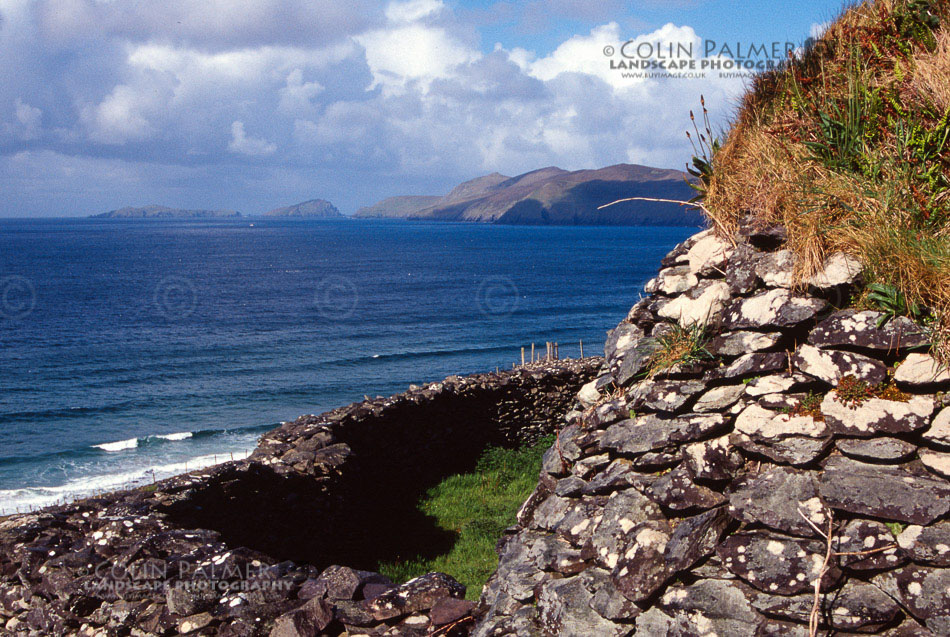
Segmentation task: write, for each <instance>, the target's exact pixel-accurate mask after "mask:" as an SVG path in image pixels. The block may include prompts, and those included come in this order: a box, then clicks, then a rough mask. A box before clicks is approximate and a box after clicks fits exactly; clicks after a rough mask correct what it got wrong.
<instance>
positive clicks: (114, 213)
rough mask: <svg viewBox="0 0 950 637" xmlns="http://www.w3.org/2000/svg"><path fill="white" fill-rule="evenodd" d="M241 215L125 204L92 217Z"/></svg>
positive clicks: (198, 217)
mask: <svg viewBox="0 0 950 637" xmlns="http://www.w3.org/2000/svg"><path fill="white" fill-rule="evenodd" d="M240 216H242V215H241V213H240V212H237V211H235V210H183V209H181V208H169V207H168V206H141V207H139V208H134V207H131V206H126V207H125V208H119V209H118V210H110V211H109V212H104V213H102V214H98V215H92V218H93V219H231V218H235V217H240Z"/></svg>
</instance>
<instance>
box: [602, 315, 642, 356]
mask: <svg viewBox="0 0 950 637" xmlns="http://www.w3.org/2000/svg"><path fill="white" fill-rule="evenodd" d="M644 336H645V334H644V332H643V329H641V328H640V327H639V326H637V325H634V324H632V323H621V324H620V325H618V326H617V327H615V328H614V329H612V330H610V331H609V332H607V341H606V342H605V343H604V358H606V359H607V362H608V363H611V362H613V361H615V360H617V359H619V358H621V357H622V356H623V353H624V352H626V351H628V350H629V349H630V348H631V347H633V346H635V345H636V344H637V341H639V340H640V339H641V338H643V337H644Z"/></svg>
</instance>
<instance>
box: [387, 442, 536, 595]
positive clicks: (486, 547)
mask: <svg viewBox="0 0 950 637" xmlns="http://www.w3.org/2000/svg"><path fill="white" fill-rule="evenodd" d="M553 442H554V437H553V436H549V437H547V438H544V439H542V440H541V441H539V442H538V443H537V444H535V445H531V446H528V447H522V448H520V449H503V448H490V449H488V450H486V451H485V453H484V454H483V455H482V457H481V458H480V459H479V461H478V464H477V466H476V468H475V470H474V471H473V472H472V473H466V474H460V475H454V476H450V477H448V478H446V479H445V480H443V481H442V482H440V483H439V484H438V485H436V486H435V487H433V488H431V489H429V491H428V492H427V493H426V495H425V497H423V498H422V500H421V501H420V502H419V510H420V511H422V512H423V513H424V514H426V515H428V516H431V517H432V518H434V520H435V524H436V525H437V526H438V527H439V528H441V529H444V530H447V531H450V532H452V533H454V534H456V537H457V539H456V541H455V543H454V545H453V546H452V548H451V549H450V550H449V551H448V552H447V553H445V554H443V555H438V556H436V557H433V558H423V557H418V556H409V557H406V558H405V559H396V560H392V561H387V562H381V563H380V564H378V565H377V570H378V571H379V572H380V573H382V574H384V575H386V576H387V577H389V578H391V579H392V580H393V581H395V582H405V581H408V580H410V579H412V578H413V577H418V576H419V575H424V574H426V573H429V572H432V571H438V572H442V573H448V574H449V575H451V576H452V577H454V578H456V579H457V580H458V581H460V582H461V583H462V584H465V586H466V587H468V591H467V593H466V597H467V598H468V599H470V600H473V601H474V600H477V599H478V597H479V595H480V594H481V591H482V586H484V584H485V582H487V581H488V578H489V576H491V574H492V573H493V572H494V570H495V568H496V567H497V566H498V556H497V555H496V554H495V543H496V542H497V541H498V538H500V537H501V536H502V532H503V531H504V530H505V529H506V528H508V527H509V526H511V525H512V524H514V523H515V515H516V514H517V512H518V509H519V507H520V506H521V504H522V502H524V500H525V499H526V498H527V497H528V495H529V494H530V493H531V491H532V490H533V489H534V487H535V484H536V483H537V481H538V473H539V472H540V470H541V456H542V455H543V454H544V451H545V450H546V449H547V448H548V447H550V446H551V445H552V444H553Z"/></svg>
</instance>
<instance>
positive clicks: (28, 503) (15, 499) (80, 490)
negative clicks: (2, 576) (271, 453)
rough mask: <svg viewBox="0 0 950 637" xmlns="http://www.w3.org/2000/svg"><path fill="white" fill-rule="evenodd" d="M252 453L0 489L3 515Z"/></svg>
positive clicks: (133, 485)
mask: <svg viewBox="0 0 950 637" xmlns="http://www.w3.org/2000/svg"><path fill="white" fill-rule="evenodd" d="M250 454H251V451H250V450H244V451H236V452H229V453H221V454H205V455H201V456H195V457H192V458H188V459H186V460H182V461H178V462H171V463H166V464H158V465H152V466H145V467H137V468H135V469H131V470H126V471H118V472H116V473H107V474H99V475H84V476H80V477H77V478H73V479H71V480H69V481H67V482H66V483H65V484H62V485H57V486H44V487H22V488H19V489H0V515H9V514H11V513H16V512H17V511H19V512H24V511H29V510H32V509H38V508H42V507H46V506H50V505H53V504H60V503H63V502H70V501H73V500H80V499H82V498H87V497H90V496H93V495H96V494H98V493H103V492H110V491H118V490H122V489H132V488H136V487H141V486H144V485H147V484H151V483H152V482H154V481H157V480H164V479H165V478H170V477H172V476H175V475H179V474H182V473H185V472H188V471H194V470H197V469H204V468H207V467H210V466H213V465H215V464H221V463H223V462H227V461H229V460H232V459H234V460H243V459H245V458H247V457H248V456H249V455H250Z"/></svg>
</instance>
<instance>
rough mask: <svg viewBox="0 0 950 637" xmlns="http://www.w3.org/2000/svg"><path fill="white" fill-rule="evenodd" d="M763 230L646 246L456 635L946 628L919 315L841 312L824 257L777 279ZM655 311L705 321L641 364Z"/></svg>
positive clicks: (948, 527)
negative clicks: (639, 290)
mask: <svg viewBox="0 0 950 637" xmlns="http://www.w3.org/2000/svg"><path fill="white" fill-rule="evenodd" d="M783 241H784V232H783V230H782V229H781V228H752V227H746V228H743V232H742V237H740V240H739V243H738V245H733V244H732V243H730V242H726V241H723V240H721V239H719V238H717V237H716V236H714V235H713V234H712V233H711V232H708V231H707V232H704V233H700V234H698V235H696V236H694V237H692V238H691V239H689V240H688V241H686V242H685V243H683V244H682V245H680V246H678V247H677V248H676V249H675V250H674V251H673V252H672V253H671V254H670V255H669V256H667V257H666V258H665V259H664V260H663V263H662V266H663V268H662V270H661V271H660V273H659V275H658V276H657V277H656V278H655V279H653V280H652V281H650V283H649V284H648V285H647V292H648V293H650V296H649V297H647V298H645V299H643V300H641V301H640V302H639V303H637V304H636V305H635V306H634V307H633V308H632V309H631V311H630V313H629V316H628V318H627V320H626V321H624V322H623V323H622V324H621V325H619V326H618V327H617V329H615V330H614V331H613V332H612V333H611V334H610V337H609V339H608V341H607V346H606V356H607V358H606V365H605V368H604V370H603V373H602V375H601V376H600V377H599V378H598V379H596V380H595V381H593V382H592V383H590V384H589V385H587V386H585V387H584V389H583V390H582V391H581V393H580V401H581V405H580V406H579V407H578V409H577V410H575V411H574V412H573V413H572V414H571V415H570V416H569V419H568V426H566V427H565V428H564V429H563V431H562V432H561V434H560V436H559V438H558V442H557V444H556V445H555V446H554V447H552V449H550V450H549V451H548V452H547V454H546V456H545V461H544V469H543V471H542V474H541V477H540V481H539V484H538V486H537V488H536V490H535V492H534V493H533V494H532V495H531V497H530V498H529V499H528V500H527V502H525V504H524V506H523V507H522V509H521V511H520V512H519V515H518V520H519V523H518V526H517V527H516V528H514V529H511V532H510V533H509V534H508V535H507V536H506V537H505V538H503V539H502V541H501V542H500V544H499V551H500V556H501V561H500V564H499V568H498V571H497V572H496V573H495V575H494V576H493V577H492V579H491V580H490V582H489V584H488V586H487V587H486V589H485V591H484V593H483V595H482V598H481V601H480V604H479V608H478V609H477V613H476V614H477V615H478V616H479V617H480V621H479V623H478V625H477V627H476V629H475V630H474V633H473V634H475V635H478V636H488V635H560V636H562V637H563V636H571V635H578V636H580V635H585V636H586V635H630V634H637V635H655V636H659V635H683V636H685V635H721V636H725V635H728V636H729V637H740V636H743V635H748V636H750V637H752V636H763V635H808V634H809V623H810V622H815V623H817V627H818V629H819V630H820V631H821V634H826V633H825V631H834V634H836V635H843V634H852V633H875V634H886V635H895V636H896V635H901V636H910V635H947V634H950V569H948V568H947V567H948V566H950V520H948V516H947V513H948V511H950V480H948V476H950V408H947V407H945V398H944V395H943V393H942V390H944V389H946V388H948V387H950V375H948V374H947V372H945V371H942V370H941V369H940V368H939V367H938V366H937V365H936V363H935V361H934V360H933V359H932V358H931V357H930V356H929V355H928V354H927V351H928V349H929V347H928V345H929V343H928V336H927V334H926V333H925V332H924V330H923V329H922V328H921V327H920V326H918V325H916V324H915V323H913V322H912V321H910V320H909V319H906V318H903V317H896V318H893V319H892V320H890V321H888V322H887V323H886V324H884V325H883V327H878V322H879V319H880V318H881V313H880V312H877V311H870V310H864V311H859V310H858V309H855V308H848V305H849V301H850V299H851V298H852V293H853V292H856V291H858V290H859V289H860V287H861V281H860V272H861V267H860V264H858V263H856V262H854V261H852V260H851V259H849V258H847V257H845V256H844V255H833V256H831V258H830V259H828V261H827V262H826V264H825V268H824V271H823V272H821V273H820V274H819V275H817V276H815V277H814V278H813V279H811V280H810V281H808V283H807V285H806V286H803V287H802V288H800V289H793V288H792V276H791V275H792V271H793V267H794V261H793V257H792V255H791V253H790V252H788V251H787V250H784V249H782V246H783ZM674 322H678V323H679V324H680V325H691V324H692V325H696V324H706V325H707V326H708V329H707V330H706V333H705V334H704V335H703V336H702V338H701V339H700V340H701V341H702V342H701V343H699V344H701V345H703V348H704V349H703V350H702V351H696V350H694V351H693V352H692V353H693V355H692V356H689V357H685V358H684V360H683V361H681V362H678V363H677V362H676V361H672V363H673V364H671V365H667V366H665V367H663V368H658V367H657V365H656V361H657V360H666V359H665V358H664V354H668V351H666V350H669V349H670V347H671V345H672V344H674V343H676V342H677V340H676V338H674V337H675V336H677V335H679V337H681V338H680V340H682V336H683V330H679V331H678V332H677V328H675V327H673V325H672V323H674ZM697 334H698V331H696V330H694V331H692V332H689V333H688V334H687V336H688V337H693V336H696V335H697ZM707 339H708V340H707ZM697 349H700V348H697ZM819 580H820V596H819V597H818V599H817V606H816V597H815V586H816V582H818V581H819ZM813 609H816V610H815V611H814V612H813Z"/></svg>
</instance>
